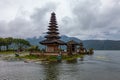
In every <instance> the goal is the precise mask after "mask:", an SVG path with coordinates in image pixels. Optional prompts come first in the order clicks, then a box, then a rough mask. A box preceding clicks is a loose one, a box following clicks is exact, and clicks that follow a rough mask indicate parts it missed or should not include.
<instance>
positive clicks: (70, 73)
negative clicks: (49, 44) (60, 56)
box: [0, 51, 120, 80]
mask: <svg viewBox="0 0 120 80" xmlns="http://www.w3.org/2000/svg"><path fill="white" fill-rule="evenodd" d="M0 80H120V51H95V53H94V55H91V56H87V55H86V56H85V57H84V58H82V59H77V60H73V61H71V62H70V61H69V62H68V61H64V62H62V63H49V64H47V63H44V64H43V63H32V62H31V63H24V62H23V61H12V62H10V61H9V62H8V61H2V60H1V61H0Z"/></svg>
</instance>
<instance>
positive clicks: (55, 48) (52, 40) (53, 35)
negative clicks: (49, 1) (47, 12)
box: [40, 12, 88, 55]
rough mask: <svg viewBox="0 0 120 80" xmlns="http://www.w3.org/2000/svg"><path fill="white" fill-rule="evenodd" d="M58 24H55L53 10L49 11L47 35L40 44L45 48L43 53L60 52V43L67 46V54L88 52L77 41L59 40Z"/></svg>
mask: <svg viewBox="0 0 120 80" xmlns="http://www.w3.org/2000/svg"><path fill="white" fill-rule="evenodd" d="M58 31H59V30H58V26H57V21H56V14H55V13H54V12H53V13H51V18H50V23H49V26H48V32H47V35H46V36H45V40H43V41H41V42H40V44H42V45H44V46H45V47H46V48H45V53H48V54H55V53H57V54H58V53H60V52H62V51H61V49H60V46H61V45H65V46H66V47H67V49H66V52H62V54H63V53H66V54H68V55H72V54H73V53H79V54H81V53H88V52H87V50H86V48H84V47H83V44H82V43H81V42H80V43H77V42H75V41H73V40H71V41H68V42H66V43H65V42H64V41H62V40H60V36H59V32H58Z"/></svg>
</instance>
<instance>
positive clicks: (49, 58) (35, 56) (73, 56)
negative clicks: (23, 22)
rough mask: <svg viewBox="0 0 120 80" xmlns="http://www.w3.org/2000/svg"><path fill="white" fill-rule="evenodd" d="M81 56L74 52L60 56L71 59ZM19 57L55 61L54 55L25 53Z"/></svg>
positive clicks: (63, 58)
mask: <svg viewBox="0 0 120 80" xmlns="http://www.w3.org/2000/svg"><path fill="white" fill-rule="evenodd" d="M81 57H83V55H79V54H75V55H71V56H68V55H63V56H62V60H73V59H76V58H81ZM20 58H24V59H31V60H33V59H34V60H37V59H39V60H43V61H57V56H54V55H47V56H46V55H42V56H37V55H26V56H21V57H20Z"/></svg>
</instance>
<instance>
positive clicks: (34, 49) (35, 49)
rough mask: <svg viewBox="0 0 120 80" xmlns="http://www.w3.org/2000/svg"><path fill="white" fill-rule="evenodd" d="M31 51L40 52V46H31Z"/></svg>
mask: <svg viewBox="0 0 120 80" xmlns="http://www.w3.org/2000/svg"><path fill="white" fill-rule="evenodd" d="M28 50H29V51H40V50H39V47H38V46H30V47H29V48H28Z"/></svg>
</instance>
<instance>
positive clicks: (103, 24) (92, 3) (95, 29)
mask: <svg viewBox="0 0 120 80" xmlns="http://www.w3.org/2000/svg"><path fill="white" fill-rule="evenodd" d="M25 1H26V3H27V2H28V4H27V5H26V4H25V3H23V2H21V0H19V3H17V4H16V5H13V4H15V2H14V0H12V2H10V1H9V0H2V3H0V4H1V7H2V8H3V7H4V5H5V3H9V4H8V5H6V7H4V9H2V8H0V9H1V10H2V14H1V15H3V17H5V16H7V17H5V18H6V19H7V18H8V19H9V18H10V17H11V16H12V18H11V19H10V20H0V36H1V37H8V36H12V37H21V38H27V37H34V36H37V37H38V36H40V35H43V33H45V32H46V31H47V28H48V27H47V26H48V25H49V18H50V13H51V12H52V11H55V12H56V17H57V21H58V26H59V31H60V34H61V35H68V36H73V37H78V38H80V39H114V40H118V39H120V37H119V35H120V0H65V1H64V2H63V0H58V1H56V0H46V1H37V0H36V2H34V3H33V1H32V0H25ZM37 2H38V3H39V5H40V6H38V3H37ZM32 3H33V5H32V6H30V5H31V4H32ZM42 3H44V4H42ZM35 4H36V5H37V6H36V5H35ZM10 5H11V8H10ZM18 5H19V6H18ZM25 5H26V6H25ZM15 7H16V8H15ZM20 7H22V8H20ZM19 9H20V10H19ZM14 10H15V11H16V10H18V12H13V11H14ZM7 11H9V12H10V14H12V15H11V16H9V17H8V12H7ZM4 13H6V14H7V15H4ZM1 15H0V17H1V18H3V17H2V16H1ZM13 15H14V17H13Z"/></svg>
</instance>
